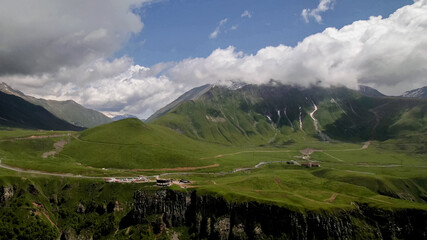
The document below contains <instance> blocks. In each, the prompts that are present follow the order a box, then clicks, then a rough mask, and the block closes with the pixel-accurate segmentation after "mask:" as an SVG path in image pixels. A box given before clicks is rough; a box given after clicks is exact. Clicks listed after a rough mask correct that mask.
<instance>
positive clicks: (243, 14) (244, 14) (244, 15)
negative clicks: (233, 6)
mask: <svg viewBox="0 0 427 240" xmlns="http://www.w3.org/2000/svg"><path fill="white" fill-rule="evenodd" d="M240 16H241V17H247V18H252V13H250V12H249V11H248V10H245V11H244V12H243V13H242V14H241V15H240Z"/></svg>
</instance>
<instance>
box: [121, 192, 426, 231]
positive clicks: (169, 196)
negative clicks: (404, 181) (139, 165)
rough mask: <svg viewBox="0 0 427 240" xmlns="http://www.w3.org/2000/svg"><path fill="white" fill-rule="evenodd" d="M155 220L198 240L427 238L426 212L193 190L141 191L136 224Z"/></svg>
mask: <svg viewBox="0 0 427 240" xmlns="http://www.w3.org/2000/svg"><path fill="white" fill-rule="evenodd" d="M153 216H154V218H156V220H155V224H154V226H153V227H154V229H155V231H157V232H161V231H162V230H163V229H164V228H171V227H179V226H187V227H188V228H189V232H190V234H191V236H192V237H193V238H195V239H353V238H364V239H366V238H372V239H381V238H383V239H392V238H401V239H426V238H427V212H426V211H423V210H413V209H403V210H395V211H390V210H383V209H377V208H372V207H369V206H367V205H364V204H359V205H357V207H356V209H354V210H338V209H337V210H336V211H308V212H298V211H293V210H289V209H287V208H284V207H279V206H275V205H268V204H263V203H257V202H245V203H233V202H228V201H226V200H225V199H223V198H221V197H215V196H209V195H208V196H202V195H199V194H197V193H196V192H195V191H192V192H176V191H172V190H168V189H163V190H159V191H137V192H135V195H134V210H133V212H132V213H131V215H130V216H129V217H130V218H132V222H133V223H147V219H148V218H151V219H153Z"/></svg>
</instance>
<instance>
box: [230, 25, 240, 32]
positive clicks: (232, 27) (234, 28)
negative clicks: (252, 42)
mask: <svg viewBox="0 0 427 240" xmlns="http://www.w3.org/2000/svg"><path fill="white" fill-rule="evenodd" d="M237 28H239V25H233V26H231V28H230V30H231V31H234V30H237Z"/></svg>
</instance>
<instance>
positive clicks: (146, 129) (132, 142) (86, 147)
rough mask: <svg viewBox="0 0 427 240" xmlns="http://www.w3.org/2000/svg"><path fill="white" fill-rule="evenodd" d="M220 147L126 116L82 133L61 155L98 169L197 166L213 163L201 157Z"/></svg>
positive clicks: (214, 151)
mask: <svg viewBox="0 0 427 240" xmlns="http://www.w3.org/2000/svg"><path fill="white" fill-rule="evenodd" d="M218 148H221V146H216V145H212V144H206V143H202V142H197V141H195V140H193V139H191V138H188V137H186V136H183V135H181V134H179V133H177V132H174V131H172V130H170V129H168V128H165V127H162V126H156V125H147V124H145V123H143V122H142V121H140V120H138V119H125V120H120V121H117V122H113V123H110V124H106V125H103V126H99V127H95V128H92V129H88V130H86V131H84V132H82V133H81V135H80V136H79V137H78V138H77V139H73V140H72V141H71V143H70V144H68V145H67V146H66V147H65V149H64V150H63V151H62V152H61V156H68V157H71V158H73V159H76V160H78V161H79V162H80V163H82V164H85V165H89V166H92V167H98V168H126V169H132V168H136V169H152V168H173V167H197V166H206V165H210V164H211V162H212V161H200V157H201V156H204V155H206V154H209V153H212V154H213V153H216V152H217V151H218Z"/></svg>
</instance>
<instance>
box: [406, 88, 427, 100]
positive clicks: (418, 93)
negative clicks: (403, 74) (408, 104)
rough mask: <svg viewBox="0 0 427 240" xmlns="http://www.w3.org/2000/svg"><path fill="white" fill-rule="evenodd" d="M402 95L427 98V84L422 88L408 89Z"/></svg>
mask: <svg viewBox="0 0 427 240" xmlns="http://www.w3.org/2000/svg"><path fill="white" fill-rule="evenodd" d="M402 97H409V98H427V86H425V87H422V88H417V89H414V90H410V91H406V92H405V93H404V94H403V95H402Z"/></svg>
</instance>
